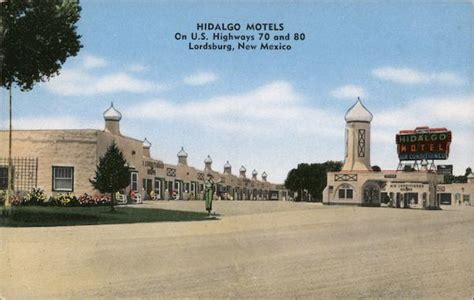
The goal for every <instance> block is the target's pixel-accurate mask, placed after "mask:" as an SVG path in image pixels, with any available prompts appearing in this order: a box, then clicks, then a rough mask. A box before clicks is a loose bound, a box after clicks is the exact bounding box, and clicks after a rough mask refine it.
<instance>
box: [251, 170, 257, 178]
mask: <svg viewBox="0 0 474 300" xmlns="http://www.w3.org/2000/svg"><path fill="white" fill-rule="evenodd" d="M257 175H258V172H257V170H255V169H253V171H252V179H255V180H257Z"/></svg>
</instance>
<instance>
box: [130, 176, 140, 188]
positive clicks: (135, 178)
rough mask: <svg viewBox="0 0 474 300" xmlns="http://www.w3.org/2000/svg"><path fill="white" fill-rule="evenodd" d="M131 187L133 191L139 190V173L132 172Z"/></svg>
mask: <svg viewBox="0 0 474 300" xmlns="http://www.w3.org/2000/svg"><path fill="white" fill-rule="evenodd" d="M130 187H131V189H132V191H138V173H137V172H132V173H130Z"/></svg>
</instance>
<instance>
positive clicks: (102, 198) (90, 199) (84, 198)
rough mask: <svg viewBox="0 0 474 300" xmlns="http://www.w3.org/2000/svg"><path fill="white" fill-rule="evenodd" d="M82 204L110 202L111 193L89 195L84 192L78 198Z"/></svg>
mask: <svg viewBox="0 0 474 300" xmlns="http://www.w3.org/2000/svg"><path fill="white" fill-rule="evenodd" d="M77 200H78V203H79V205H80V206H97V205H108V204H110V200H111V198H110V195H94V196H92V195H89V194H87V193H84V194H83V195H81V196H79V198H78V199H77Z"/></svg>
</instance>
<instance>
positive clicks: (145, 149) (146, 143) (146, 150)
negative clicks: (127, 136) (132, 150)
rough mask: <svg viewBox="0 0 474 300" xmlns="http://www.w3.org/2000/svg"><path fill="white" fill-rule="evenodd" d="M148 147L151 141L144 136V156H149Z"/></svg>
mask: <svg viewBox="0 0 474 300" xmlns="http://www.w3.org/2000/svg"><path fill="white" fill-rule="evenodd" d="M150 148H151V143H150V141H149V140H147V139H146V138H145V140H144V141H143V155H144V156H146V157H150Z"/></svg>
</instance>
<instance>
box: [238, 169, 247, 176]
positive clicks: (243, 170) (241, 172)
mask: <svg viewBox="0 0 474 300" xmlns="http://www.w3.org/2000/svg"><path fill="white" fill-rule="evenodd" d="M239 172H240V177H242V178H245V177H246V176H245V172H247V169H246V168H245V167H244V166H241V167H240V169H239Z"/></svg>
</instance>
